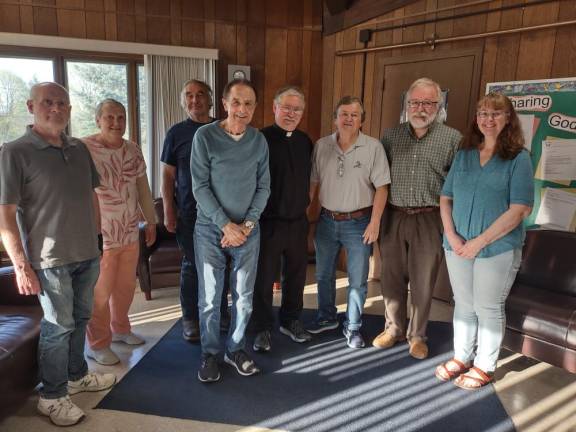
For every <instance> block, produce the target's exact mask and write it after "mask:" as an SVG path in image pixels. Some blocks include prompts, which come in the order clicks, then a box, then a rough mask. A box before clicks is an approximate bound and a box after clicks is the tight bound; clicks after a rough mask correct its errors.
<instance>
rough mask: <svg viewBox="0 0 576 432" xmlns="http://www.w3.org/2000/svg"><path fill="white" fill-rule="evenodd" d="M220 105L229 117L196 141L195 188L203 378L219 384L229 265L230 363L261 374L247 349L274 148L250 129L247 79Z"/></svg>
mask: <svg viewBox="0 0 576 432" xmlns="http://www.w3.org/2000/svg"><path fill="white" fill-rule="evenodd" d="M222 103H223V105H224V108H225V110H226V112H227V113H228V115H227V117H226V119H224V120H223V121H221V122H214V123H211V124H209V125H206V126H202V127H201V128H200V129H198V131H197V132H196V135H195V136H194V141H193V143H192V160H191V171H192V190H193V192H194V197H195V198H196V202H197V203H198V218H197V220H196V226H195V229H194V247H195V250H196V268H197V269H198V282H199V286H198V296H199V299H198V308H199V312H200V341H201V344H202V364H201V367H200V370H199V371H198V379H199V380H200V381H202V382H213V381H218V380H219V379H220V371H219V367H218V360H217V355H218V353H219V352H220V337H219V324H220V323H219V321H220V314H219V304H220V298H221V294H222V290H223V287H224V271H225V268H226V260H227V258H228V257H229V258H230V259H231V262H232V272H231V281H232V283H231V287H230V288H231V291H232V298H233V304H232V322H231V325H230V330H229V331H228V337H227V340H226V353H225V355H224V361H225V362H226V363H228V364H230V365H232V366H234V367H235V368H236V370H237V371H238V373H239V374H240V375H244V376H249V375H254V374H256V373H258V372H259V371H260V370H259V369H258V367H257V366H256V364H255V363H254V361H253V360H252V359H250V357H248V355H247V354H246V352H245V351H244V345H245V331H246V326H247V324H248V321H249V319H250V315H251V313H252V296H253V291H254V281H255V279H256V267H257V264H258V252H259V248H260V230H259V227H258V220H259V219H260V214H261V213H262V211H263V210H264V208H265V207H266V202H267V200H268V196H269V195H270V173H269V170H268V145H267V144H266V139H265V138H264V136H263V135H262V134H261V133H260V132H259V131H258V130H257V129H255V128H253V127H251V126H250V125H249V124H250V122H251V121H252V116H253V115H254V110H255V108H256V92H255V90H254V87H253V86H252V84H251V83H250V82H249V81H246V80H233V81H231V82H230V83H228V84H227V85H226V87H225V88H224V92H223V98H222Z"/></svg>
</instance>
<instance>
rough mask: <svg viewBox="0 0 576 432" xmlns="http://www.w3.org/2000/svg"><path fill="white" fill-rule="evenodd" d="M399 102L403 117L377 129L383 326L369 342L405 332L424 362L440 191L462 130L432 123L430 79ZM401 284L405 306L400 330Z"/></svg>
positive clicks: (436, 93) (381, 342)
mask: <svg viewBox="0 0 576 432" xmlns="http://www.w3.org/2000/svg"><path fill="white" fill-rule="evenodd" d="M406 101H407V102H406V113H407V114H408V122H407V123H402V124H401V125H399V126H397V127H395V128H392V129H388V130H386V131H384V137H383V138H382V143H383V144H384V148H385V150H386V155H387V156H388V160H389V161H390V169H391V174H392V184H391V186H390V198H389V201H390V202H389V205H388V207H387V210H386V213H385V214H384V217H383V220H382V235H381V236H380V251H381V254H382V275H381V278H380V283H381V286H382V296H383V297H384V305H385V315H386V327H385V329H384V331H383V332H382V333H381V334H380V335H378V336H377V337H376V339H374V341H373V342H372V344H373V345H374V346H375V347H378V348H389V347H391V346H393V345H394V344H395V343H396V342H398V341H400V340H404V339H405V338H406V337H407V338H408V341H409V344H410V355H411V356H412V357H414V358H417V359H424V358H426V357H427V356H428V346H427V345H426V326H427V324H428V315H429V313H430V304H431V301H432V292H433V290H434V285H435V283H436V278H437V275H438V269H439V267H440V265H441V263H442V256H443V251H442V221H441V220H440V211H439V207H438V206H439V199H440V190H441V189H442V185H443V184H444V179H445V177H446V174H447V173H448V170H449V168H450V165H451V164H452V160H453V159H454V156H455V155H456V150H457V148H458V145H459V143H460V139H461V138H462V135H460V133H459V132H458V131H457V130H455V129H452V128H451V127H448V126H445V125H444V124H442V123H440V122H439V121H437V116H438V112H439V110H440V109H441V108H442V103H443V101H442V91H441V89H440V86H439V85H438V84H437V83H435V82H434V81H432V80H430V79H428V78H421V79H418V80H416V81H415V82H414V83H412V85H411V86H410V88H409V89H408V92H407V95H406ZM408 281H410V299H411V303H412V305H411V306H412V307H411V312H410V324H409V325H408V328H406V312H407V304H406V303H407V298H408Z"/></svg>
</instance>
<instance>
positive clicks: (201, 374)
mask: <svg viewBox="0 0 576 432" xmlns="http://www.w3.org/2000/svg"><path fill="white" fill-rule="evenodd" d="M198 379H199V380H200V381H202V382H203V383H209V382H215V381H218V380H219V379H220V369H219V368H218V359H217V358H216V356H215V355H212V354H205V355H203V356H202V365H201V366H200V370H199V371H198Z"/></svg>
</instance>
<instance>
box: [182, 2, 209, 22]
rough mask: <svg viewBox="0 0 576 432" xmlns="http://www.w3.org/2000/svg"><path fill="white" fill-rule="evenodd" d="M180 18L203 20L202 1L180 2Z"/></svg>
mask: <svg viewBox="0 0 576 432" xmlns="http://www.w3.org/2000/svg"><path fill="white" fill-rule="evenodd" d="M182 16H183V17H185V18H195V19H202V18H204V0H186V1H184V2H182Z"/></svg>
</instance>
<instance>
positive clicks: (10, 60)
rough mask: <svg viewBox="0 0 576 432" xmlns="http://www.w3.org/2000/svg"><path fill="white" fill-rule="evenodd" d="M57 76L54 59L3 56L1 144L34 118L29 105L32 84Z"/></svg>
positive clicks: (0, 71)
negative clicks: (27, 105)
mask: <svg viewBox="0 0 576 432" xmlns="http://www.w3.org/2000/svg"><path fill="white" fill-rule="evenodd" d="M53 80H54V62H53V61H52V60H50V59H29V58H18V57H2V56H0V145H1V144H2V143H5V142H8V141H12V140H14V139H16V138H18V137H19V136H21V135H22V134H23V133H24V129H25V127H26V125H28V124H31V123H32V121H33V117H32V115H31V114H30V113H29V112H28V109H27V108H26V101H27V100H28V97H29V95H30V88H31V87H32V86H33V85H34V84H36V83H39V82H42V81H53Z"/></svg>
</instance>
